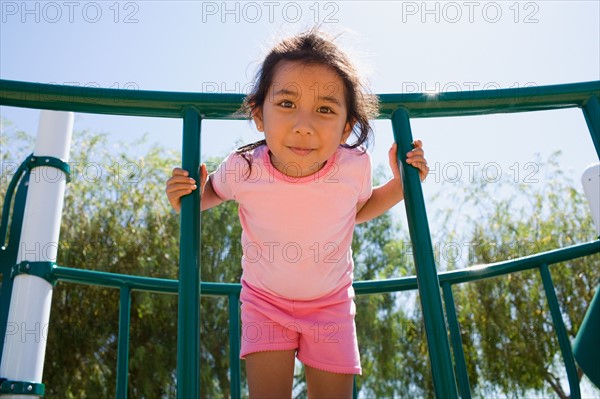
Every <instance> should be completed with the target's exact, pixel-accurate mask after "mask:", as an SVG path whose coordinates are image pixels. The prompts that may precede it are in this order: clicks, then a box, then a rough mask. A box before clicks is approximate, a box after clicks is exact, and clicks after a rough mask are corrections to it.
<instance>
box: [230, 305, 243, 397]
mask: <svg viewBox="0 0 600 399" xmlns="http://www.w3.org/2000/svg"><path fill="white" fill-rule="evenodd" d="M228 299H229V395H230V396H231V397H232V398H241V397H242V392H241V384H242V377H241V375H242V371H241V366H240V295H239V294H229V295H228Z"/></svg>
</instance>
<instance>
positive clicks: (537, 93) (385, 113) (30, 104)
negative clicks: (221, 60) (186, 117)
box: [0, 80, 600, 119]
mask: <svg viewBox="0 0 600 399" xmlns="http://www.w3.org/2000/svg"><path fill="white" fill-rule="evenodd" d="M591 96H600V81H592V82H581V83H570V84H560V85H552V86H533V87H521V88H512V89H498V90H475V91H461V92H443V93H439V94H438V95H431V94H424V93H404V94H381V95H379V100H380V115H379V118H381V119H389V118H391V116H392V113H393V112H394V110H396V109H398V108H400V107H401V108H404V109H406V110H407V112H408V113H409V115H410V116H411V117H412V118H424V117H446V116H467V115H485V114H493V113H499V112H524V111H542V110H552V109H561V108H568V107H581V106H583V104H585V103H586V101H588V99H589V98H590V97H591ZM243 98H244V95H243V94H228V93H182V92H160V91H145V90H124V89H100V88H94V87H77V86H61V85H50V84H42V83H31V82H19V81H12V80H0V105H8V106H13V107H24V108H36V109H52V110H62V111H74V112H87V113H98V114H113V115H130V116H153V117H167V118H181V116H182V115H183V113H184V111H185V108H186V107H188V106H189V105H193V106H194V107H196V109H198V111H199V112H200V114H201V115H202V116H203V117H204V118H210V119H245V118H246V116H245V115H242V114H238V113H236V111H237V110H238V109H239V107H240V105H241V103H242V100H243Z"/></svg>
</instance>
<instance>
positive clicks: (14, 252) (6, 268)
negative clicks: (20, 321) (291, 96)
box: [0, 173, 30, 377]
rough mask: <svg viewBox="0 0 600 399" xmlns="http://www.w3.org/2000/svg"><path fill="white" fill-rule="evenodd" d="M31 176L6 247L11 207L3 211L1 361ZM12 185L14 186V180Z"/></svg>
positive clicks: (25, 181) (22, 188) (20, 193)
mask: <svg viewBox="0 0 600 399" xmlns="http://www.w3.org/2000/svg"><path fill="white" fill-rule="evenodd" d="M29 175H30V174H29V173H25V174H24V176H23V177H22V178H21V182H20V184H19V186H18V189H17V194H16V196H15V202H14V206H13V212H12V222H11V223H10V235H9V241H8V244H7V245H6V247H5V246H4V245H5V239H6V229H7V228H8V216H9V215H10V207H4V209H3V211H2V225H3V226H4V230H3V231H4V233H3V234H0V238H2V241H1V244H0V271H2V285H1V287H0V359H2V353H3V351H4V341H5V339H6V328H7V325H8V312H9V309H10V300H11V297H12V288H13V279H12V278H11V277H10V274H11V268H12V266H13V265H15V264H16V263H17V256H18V254H19V243H20V242H21V229H22V227H23V215H24V213H25V200H26V198H27V188H28V185H29ZM15 176H16V174H15ZM14 179H15V177H13V180H14ZM10 184H12V180H11V183H10ZM15 184H16V183H15ZM9 193H10V195H11V196H12V192H11V190H10V188H9V189H8V190H7V194H6V196H5V197H4V200H5V201H6V202H10V199H8V198H7V197H8V195H9ZM6 202H5V204H6ZM0 377H1V376H0Z"/></svg>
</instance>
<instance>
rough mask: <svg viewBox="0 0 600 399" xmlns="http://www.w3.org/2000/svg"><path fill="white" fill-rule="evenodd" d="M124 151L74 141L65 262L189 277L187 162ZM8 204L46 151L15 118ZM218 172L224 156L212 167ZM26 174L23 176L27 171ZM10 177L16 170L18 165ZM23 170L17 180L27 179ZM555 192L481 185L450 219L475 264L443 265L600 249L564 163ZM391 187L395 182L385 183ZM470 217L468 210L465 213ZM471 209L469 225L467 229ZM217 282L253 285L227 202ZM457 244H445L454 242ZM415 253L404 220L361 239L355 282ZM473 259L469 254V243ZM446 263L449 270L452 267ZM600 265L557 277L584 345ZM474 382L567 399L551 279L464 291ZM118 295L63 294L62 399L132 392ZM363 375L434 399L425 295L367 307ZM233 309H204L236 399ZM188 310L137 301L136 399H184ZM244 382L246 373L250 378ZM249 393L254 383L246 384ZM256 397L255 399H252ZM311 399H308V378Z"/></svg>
mask: <svg viewBox="0 0 600 399" xmlns="http://www.w3.org/2000/svg"><path fill="white" fill-rule="evenodd" d="M140 144H141V142H140V143H133V144H130V145H128V146H127V145H124V144H120V147H119V148H114V147H111V145H110V142H109V139H108V137H107V136H106V135H99V134H91V133H89V132H83V133H79V134H76V135H75V137H74V142H73V146H72V147H73V151H72V154H73V159H72V160H71V165H72V167H73V169H74V171H73V182H72V183H71V184H70V185H68V186H67V191H66V197H65V206H64V211H63V221H62V226H61V233H60V234H61V235H60V237H61V238H60V240H61V242H60V246H59V259H58V263H59V264H60V265H64V266H68V267H74V268H85V269H93V270H102V271H108V272H115V273H124V274H133V275H142V276H151V277H161V278H171V279H176V278H177V276H178V257H179V255H178V252H179V239H178V237H179V217H178V215H177V214H175V213H174V212H173V211H172V210H171V208H170V206H169V204H168V201H167V199H166V196H165V194H164V183H165V181H166V179H167V178H168V176H169V175H170V171H171V169H172V167H173V166H175V165H178V164H179V163H180V156H179V155H178V154H176V153H171V152H167V151H164V150H163V149H160V148H157V147H151V148H150V149H149V150H148V151H147V152H146V154H144V155H143V156H141V157H133V156H131V155H127V154H131V153H132V152H131V151H130V148H131V147H139V146H140ZM0 145H1V148H2V151H1V152H0V155H1V161H2V163H3V168H2V176H1V179H2V180H1V182H2V189H1V190H0V201H3V199H4V195H5V190H6V186H7V177H9V176H8V175H10V173H11V171H14V170H15V169H16V162H17V161H20V160H22V159H24V158H25V156H26V155H27V154H28V153H29V152H30V151H31V148H32V139H31V138H30V137H29V136H27V135H26V134H24V133H23V132H18V131H16V130H15V129H13V128H12V127H11V126H10V124H9V123H8V122H7V121H4V120H3V121H2V134H0ZM209 161H211V162H212V163H215V164H216V163H218V162H219V160H218V159H212V160H209ZM13 164H14V165H13ZM6 165H10V167H5V166H6ZM13 166H14V167H13ZM547 169H548V173H547V174H548V176H549V183H548V184H544V185H541V184H540V185H535V186H534V185H529V186H527V185H521V186H520V187H518V193H517V194H515V195H514V196H513V197H509V198H508V199H506V198H507V197H506V195H499V194H498V193H499V192H504V191H503V190H506V187H504V186H503V185H502V184H496V185H493V186H490V185H489V184H486V182H484V181H476V182H474V183H473V184H472V185H470V186H467V187H459V190H460V191H461V192H463V194H464V195H463V196H462V197H461V199H460V200H461V202H462V203H461V204H460V205H457V206H454V207H452V212H449V213H447V214H442V215H438V217H442V218H444V219H443V220H446V221H448V223H447V224H446V226H448V228H447V229H446V231H443V232H440V237H444V238H443V240H444V241H443V242H450V241H453V242H458V243H468V244H469V245H468V246H467V248H468V249H469V251H470V252H469V254H468V255H469V256H468V257H463V258H462V259H458V258H454V259H451V260H448V259H443V258H442V259H440V261H441V266H442V267H443V268H456V267H463V266H466V265H467V264H479V263H491V262H495V261H499V260H504V259H507V258H509V257H516V256H523V255H528V254H531V253H534V252H539V251H544V250H548V249H554V248H559V247H563V246H567V245H570V244H573V243H580V242H584V241H588V240H590V239H593V238H595V237H594V233H593V228H592V226H591V218H590V217H589V211H588V210H587V204H586V203H585V200H584V199H583V197H582V195H581V194H580V193H579V192H578V191H577V190H576V189H574V188H573V184H572V183H571V182H569V181H568V180H566V179H565V178H564V176H562V174H561V172H560V169H559V168H558V167H557V164H556V163H555V162H550V164H549V165H548V167H547ZM376 177H379V178H382V172H381V171H379V172H377V173H376ZM457 209H458V210H459V212H457V211H456V210H457ZM467 209H468V210H469V214H470V215H471V216H470V218H469V219H467V222H466V224H465V223H463V224H462V225H461V224H457V223H452V221H453V218H456V215H457V214H459V216H460V217H461V218H463V219H464V217H463V216H464V215H463V214H462V211H460V210H467ZM202 225H203V229H202V248H201V250H202V271H201V275H202V280H203V281H215V282H238V281H239V277H240V274H241V267H240V258H241V246H240V235H241V227H240V224H239V220H238V216H237V205H236V204H235V203H233V202H227V203H224V204H222V205H220V206H219V207H216V208H213V209H211V210H208V211H206V212H203V214H202ZM438 241H441V240H438ZM409 245H410V244H409V240H408V238H407V234H406V233H405V232H404V231H403V230H402V228H401V226H399V225H398V223H396V222H395V221H394V220H393V218H392V216H391V214H385V215H383V216H381V217H379V218H377V219H375V220H373V221H370V222H368V223H365V224H362V225H359V226H357V228H356V231H355V236H354V240H353V244H352V249H353V252H354V259H355V279H356V280H375V279H381V278H392V277H402V276H409V275H413V274H415V267H414V264H413V262H412V256H411V254H410V251H409ZM462 248H465V246H464V245H463V246H462ZM439 258H440V257H439V254H438V259H439ZM598 263H599V257H598V256H593V257H587V258H584V259H578V260H574V261H570V262H565V263H564V264H559V265H553V266H552V267H551V272H552V277H553V279H554V284H555V287H556V291H557V294H558V297H559V302H560V305H561V307H562V310H563V318H564V320H565V323H566V326H567V330H568V334H569V336H570V338H571V339H572V338H573V337H574V336H575V334H576V333H577V328H578V327H579V325H580V323H581V319H582V317H583V315H584V314H585V310H586V308H587V305H588V303H589V301H590V300H591V297H592V295H593V292H594V289H595V285H596V284H597V281H598V277H600V268H598ZM453 292H454V296H455V300H456V304H457V306H458V309H457V310H458V317H459V323H460V326H461V331H462V340H463V348H464V351H465V356H466V360H467V367H468V374H469V379H470V383H471V387H472V390H473V392H474V394H477V395H480V396H482V397H486V396H489V395H497V394H508V395H513V396H525V395H532V394H539V395H548V394H549V393H553V394H555V395H558V396H560V397H567V396H566V395H565V394H564V392H563V391H564V390H566V389H565V388H563V387H561V383H560V381H561V377H562V376H563V371H562V368H561V365H560V362H557V359H559V355H558V353H559V351H558V345H557V342H556V339H555V337H554V332H553V327H552V323H551V319H550V315H549V312H548V310H547V305H546V299H545V295H544V292H543V288H542V286H541V281H540V278H539V275H538V273H537V272H536V271H535V270H534V271H530V272H524V273H516V274H511V275H510V276H505V277H499V278H494V279H489V280H484V281H480V282H477V283H470V284H464V285H461V286H455V287H454V291H453ZM118 300H119V292H118V290H114V289H109V288H102V287H92V286H84V285H77V284H70V283H69V284H68V283H64V282H61V283H59V284H58V285H57V286H56V288H55V290H54V298H53V304H52V311H51V323H50V326H49V329H48V331H49V335H48V347H47V353H46V364H45V368H44V371H45V373H44V382H45V383H46V386H47V392H48V397H65V398H97V397H113V396H114V389H115V384H116V376H115V371H116V356H117V336H116V333H117V331H118V313H119V311H118ZM356 303H357V316H356V324H357V330H358V340H359V345H360V351H361V359H362V365H363V376H361V377H358V378H357V384H358V387H359V389H360V395H361V396H364V397H369V398H370V397H381V398H384V397H385V398H388V397H389V398H391V397H427V398H431V397H433V396H434V393H433V384H432V378H431V373H430V368H429V360H428V356H427V343H426V339H425V331H424V326H423V322H422V315H421V312H420V306H419V302H418V296H417V295H416V294H415V293H395V294H374V295H365V296H359V297H357V298H356ZM227 305H228V304H227V299H226V298H214V297H202V299H201V315H202V317H201V327H200V328H201V337H202V338H201V369H202V370H203V372H202V373H201V375H200V376H199V378H200V386H201V393H202V396H203V397H206V398H220V397H229V349H228V348H229V326H228V316H227V311H226V309H227ZM176 328H177V297H176V296H175V295H164V294H154V293H145V292H134V293H133V294H132V307H131V330H130V334H131V339H130V346H129V348H130V362H129V395H130V397H133V398H156V397H163V398H165V397H174V396H175V391H176V388H175V384H176V381H175V379H176V371H175V370H176V337H177V331H176ZM242 371H243V368H242ZM242 384H243V389H245V379H244V378H242ZM243 392H244V390H243ZM295 392H296V393H298V396H299V397H303V396H305V395H306V392H305V386H304V380H303V374H302V373H301V374H299V375H298V376H297V385H296V389H295Z"/></svg>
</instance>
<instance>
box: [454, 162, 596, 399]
mask: <svg viewBox="0 0 600 399" xmlns="http://www.w3.org/2000/svg"><path fill="white" fill-rule="evenodd" d="M558 159H559V154H554V155H553V156H552V157H551V158H550V160H549V161H548V162H545V163H544V162H540V161H538V162H537V165H538V166H539V168H540V170H545V171H546V175H547V178H546V181H545V182H541V181H540V183H543V184H521V185H520V186H519V187H518V191H517V193H516V194H514V195H513V196H511V197H508V198H507V197H506V195H504V196H502V195H499V194H498V193H499V192H501V191H503V190H504V191H505V190H506V187H505V183H504V182H499V183H498V184H496V185H490V184H486V183H489V182H486V181H484V180H479V181H477V182H475V184H474V185H472V186H470V187H465V188H464V189H465V190H466V194H465V198H466V199H467V200H466V202H465V203H463V204H462V205H463V206H464V207H465V208H467V209H468V208H471V210H474V211H475V213H476V214H477V215H478V216H476V217H475V218H474V219H473V220H472V221H471V222H470V223H469V226H468V229H467V231H466V233H464V234H461V233H459V232H458V231H456V230H454V231H450V232H444V234H448V235H449V236H450V237H455V239H456V240H457V241H458V242H459V243H460V242H461V240H462V243H463V244H465V245H463V248H464V247H466V246H468V248H469V249H470V252H469V254H468V255H469V256H468V259H464V260H465V261H467V263H469V264H471V265H473V264H488V263H493V262H498V261H502V260H507V259H511V258H516V257H521V256H526V255H531V254H534V253H538V252H543V251H547V250H551V249H557V248H562V247H566V246H569V245H573V244H576V243H583V242H587V241H590V240H593V239H594V238H595V236H594V235H595V232H594V229H593V226H592V219H591V216H590V212H589V207H588V205H587V202H586V200H585V198H584V196H583V194H582V193H581V192H580V190H577V189H576V188H575V187H574V184H573V183H572V182H571V181H570V180H568V179H567V178H566V177H565V176H564V174H563V172H562V171H561V169H560V166H559V163H558ZM467 243H468V245H467ZM599 262H600V257H599V256H598V255H597V254H596V255H593V256H589V257H585V258H579V259H575V260H572V261H569V262H564V263H561V264H556V265H553V266H551V267H550V271H551V274H552V279H553V281H554V286H555V289H556V293H557V296H558V299H559V303H560V306H561V309H562V314H563V319H564V321H565V325H566V327H567V332H568V335H569V338H570V339H571V340H573V339H574V338H575V336H576V334H577V330H578V328H579V326H580V325H581V321H582V319H583V316H584V315H585V311H586V309H587V306H588V304H589V303H590V301H591V298H592V296H593V294H594V291H595V289H596V286H597V281H598V278H599V277H600V269H599V268H598V265H599ZM451 266H452V265H451ZM454 293H455V297H456V303H457V306H458V312H459V323H460V325H461V328H462V330H463V331H464V334H463V347H464V348H465V356H466V360H467V363H468V364H469V378H470V382H471V385H472V387H474V388H476V390H477V391H479V392H480V393H481V395H486V394H492V393H497V392H503V393H510V394H513V395H516V396H519V397H522V396H525V395H532V394H543V395H547V394H554V395H556V396H558V397H560V398H568V397H569V395H568V394H567V392H568V387H564V386H563V385H562V384H563V382H561V378H562V377H563V376H564V364H563V362H562V357H561V356H560V351H559V347H558V341H557V339H556V335H555V332H554V328H553V324H552V319H551V316H550V313H549V309H548V305H547V302H546V297H545V294H544V289H543V286H542V282H541V277H540V275H539V273H538V271H537V270H531V271H526V272H521V273H513V274H510V275H508V276H502V277H497V278H493V279H487V280H482V281H478V282H475V283H469V284H463V285H461V286H458V287H455V289H454ZM581 376H582V374H581V372H580V373H579V377H580V378H581Z"/></svg>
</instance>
